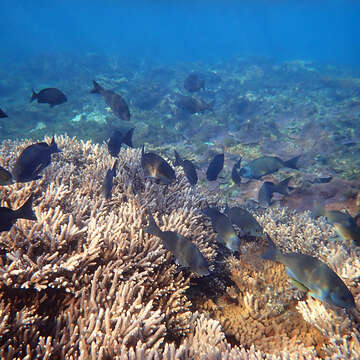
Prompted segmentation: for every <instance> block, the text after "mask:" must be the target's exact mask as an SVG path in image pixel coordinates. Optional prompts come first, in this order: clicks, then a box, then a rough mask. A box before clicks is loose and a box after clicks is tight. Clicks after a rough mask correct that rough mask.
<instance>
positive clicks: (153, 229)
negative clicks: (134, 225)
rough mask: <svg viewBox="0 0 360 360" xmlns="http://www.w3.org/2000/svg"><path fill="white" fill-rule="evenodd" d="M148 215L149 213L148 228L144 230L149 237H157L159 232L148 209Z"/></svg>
mask: <svg viewBox="0 0 360 360" xmlns="http://www.w3.org/2000/svg"><path fill="white" fill-rule="evenodd" d="M148 213H149V226H147V227H146V228H145V229H144V230H145V231H146V232H147V233H149V234H151V235H155V236H159V234H160V232H161V230H160V228H159V227H158V226H157V224H156V222H155V219H154V217H153V215H152V213H151V211H150V209H148Z"/></svg>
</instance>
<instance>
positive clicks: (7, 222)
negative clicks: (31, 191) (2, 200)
mask: <svg viewBox="0 0 360 360" xmlns="http://www.w3.org/2000/svg"><path fill="white" fill-rule="evenodd" d="M32 202H33V195H30V197H29V198H28V199H27V200H26V201H25V203H24V204H23V205H22V206H21V207H20V208H19V209H17V210H13V209H10V208H7V207H0V232H3V231H9V230H10V229H11V228H12V226H13V225H14V224H15V223H16V220H17V219H27V220H34V221H36V220H37V218H36V216H35V214H34V212H33V210H32Z"/></svg>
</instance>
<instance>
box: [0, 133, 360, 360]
mask: <svg viewBox="0 0 360 360" xmlns="http://www.w3.org/2000/svg"><path fill="white" fill-rule="evenodd" d="M45 141H48V142H49V141H50V139H49V138H47V139H45ZM56 142H57V144H58V147H59V148H60V149H62V152H61V153H58V154H54V155H53V160H52V163H51V165H50V166H49V167H48V168H46V169H45V171H44V172H43V177H42V178H41V179H40V180H37V181H33V182H29V183H23V184H14V185H12V186H6V187H1V203H2V206H10V207H12V208H17V207H18V206H19V205H21V204H22V203H23V202H24V200H25V199H27V198H28V196H29V195H30V194H34V199H35V200H34V206H33V208H34V211H35V213H36V216H37V219H38V221H36V222H33V221H27V220H18V221H17V222H16V224H15V225H14V226H13V227H12V229H11V230H10V231H9V232H2V233H1V235H0V279H1V284H0V320H1V325H0V353H1V358H3V359H31V358H41V359H124V360H126V359H167V360H172V359H318V358H328V359H335V356H336V354H338V356H340V357H341V356H342V354H346V356H350V357H348V358H351V356H352V357H353V358H356V356H358V357H359V356H360V352H359V334H358V333H357V332H356V329H355V325H354V323H353V320H351V319H350V317H349V316H348V315H347V313H346V312H345V311H344V310H341V309H340V310H339V309H330V310H329V308H328V306H327V305H326V304H322V303H321V302H319V301H318V300H312V299H305V300H304V299H302V298H301V293H300V292H299V291H298V290H296V289H294V288H293V287H292V286H291V285H289V282H288V278H287V276H286V275H285V272H284V270H283V266H282V265H279V264H276V263H272V262H265V261H263V260H261V259H260V258H259V254H260V253H261V251H262V250H263V249H264V246H265V245H264V244H262V243H261V242H252V243H245V244H243V245H242V246H241V251H240V254H239V255H236V256H234V255H226V256H225V257H222V260H219V258H218V255H219V254H221V253H222V252H223V251H224V253H225V254H226V250H224V249H222V248H221V247H218V245H217V244H216V234H214V232H213V230H212V228H211V225H210V223H209V221H208V220H207V219H206V218H205V217H204V216H203V215H202V213H201V211H200V209H201V204H202V202H203V200H205V198H204V194H203V193H202V192H200V191H199V190H197V189H196V188H193V187H191V186H190V185H188V183H187V181H186V178H185V177H184V176H183V175H178V178H177V180H176V181H175V182H174V183H173V184H171V185H169V186H162V185H158V184H156V183H154V182H152V181H150V180H145V179H144V176H143V173H142V169H141V165H140V154H141V152H140V151H139V150H136V149H126V150H125V149H122V150H121V152H120V155H119V163H118V174H117V176H116V178H115V179H114V187H113V192H112V193H113V196H112V199H111V200H109V201H106V200H105V199H104V197H103V195H102V193H101V184H102V181H103V178H104V176H105V173H106V170H107V169H108V168H111V167H112V163H113V160H112V158H111V157H110V155H109V154H108V153H107V150H106V147H105V146H103V145H94V144H92V143H91V142H83V141H78V140H76V139H70V138H69V137H66V136H57V137H56ZM29 144H30V141H29V140H25V141H23V142H9V141H5V142H3V144H2V146H1V148H0V151H1V154H2V156H1V157H2V164H1V165H2V166H4V167H6V168H9V169H11V168H12V166H13V164H14V162H15V160H16V157H17V155H18V154H19V152H20V150H21V149H23V148H24V147H25V146H27V145H29ZM147 209H151V212H152V213H153V215H154V218H155V220H156V222H157V224H158V225H159V227H160V228H161V229H162V230H163V231H164V230H171V231H176V232H178V233H180V234H182V235H183V236H186V237H188V238H189V239H191V240H192V241H193V242H194V243H195V244H196V245H197V246H198V247H199V249H200V251H201V252H202V254H203V255H204V256H205V257H206V258H207V260H208V261H209V263H210V264H212V267H211V268H212V269H213V273H212V274H211V275H210V276H209V277H205V278H199V277H197V276H196V274H193V273H191V272H190V271H189V270H188V269H182V268H179V267H178V266H177V265H175V263H174V261H173V258H172V255H171V253H170V252H168V251H167V250H166V249H165V248H164V247H163V246H162V243H161V240H160V239H159V238H157V237H156V236H151V235H149V234H147V233H145V231H144V230H143V229H144V228H145V227H146V225H147V222H148V221H147V215H148V214H147ZM255 216H257V219H258V221H259V222H260V224H261V225H262V226H263V227H264V229H265V231H266V232H268V233H269V235H270V236H271V237H272V238H273V239H274V241H275V242H276V244H277V245H279V246H280V247H282V248H283V249H284V250H285V251H301V252H306V253H309V254H312V255H314V256H318V257H320V258H321V259H322V260H323V261H326V262H327V263H328V264H329V265H330V266H332V267H333V268H334V270H336V271H337V272H338V274H339V275H340V276H341V277H342V278H343V280H344V281H345V282H346V284H347V285H348V286H349V288H350V289H351V291H352V292H353V294H354V297H355V300H356V303H357V304H359V301H360V299H359V296H360V295H359V293H360V290H359V284H358V280H357V279H358V278H359V260H357V258H356V257H355V251H356V250H354V253H351V254H350V256H349V255H348V253H347V252H346V249H345V248H344V247H343V246H342V245H341V244H340V243H336V245H337V247H335V243H332V242H329V241H328V238H329V236H331V235H333V233H332V229H331V227H330V226H329V225H326V223H325V222H323V221H321V220H316V221H314V220H312V219H311V218H310V217H309V215H307V214H303V215H299V214H296V213H291V212H289V211H287V210H283V209H269V210H267V211H266V212H264V213H262V214H255ZM336 249H337V250H336ZM220 263H221V264H220ZM219 269H220V270H219ZM222 269H225V271H224V273H222ZM226 277H228V278H229V280H228V281H225V280H224V279H225V278H226ZM211 294H216V296H215V297H213V296H211ZM343 335H344V336H345V337H344V338H342V337H341V336H343ZM339 339H341V341H340V340H339Z"/></svg>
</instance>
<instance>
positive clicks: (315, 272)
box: [261, 239, 355, 309]
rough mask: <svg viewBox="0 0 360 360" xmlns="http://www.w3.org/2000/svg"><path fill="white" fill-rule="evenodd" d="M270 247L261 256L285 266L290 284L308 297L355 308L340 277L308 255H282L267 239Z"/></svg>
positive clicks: (348, 291) (352, 298)
mask: <svg viewBox="0 0 360 360" xmlns="http://www.w3.org/2000/svg"><path fill="white" fill-rule="evenodd" d="M269 244H270V246H269V247H268V249H267V251H266V252H265V253H264V254H262V255H261V257H262V258H263V259H265V260H273V261H277V262H280V263H282V264H284V265H285V268H286V273H287V275H288V276H290V278H291V279H292V282H293V283H294V284H295V285H296V286H297V287H299V288H300V289H302V290H304V291H308V292H309V295H310V296H312V297H314V298H316V299H319V300H321V301H325V302H327V303H328V304H331V305H335V306H339V307H341V308H345V309H350V308H353V307H355V301H354V297H353V295H352V294H351V292H350V290H349V289H348V288H347V287H346V285H345V284H344V282H343V281H342V280H341V279H340V277H339V276H338V275H337V274H336V273H335V272H334V271H333V270H331V269H330V268H329V267H328V266H327V265H326V264H325V263H323V262H322V261H320V260H319V259H317V258H314V257H312V256H310V255H306V254H299V253H287V254H284V253H282V252H281V251H280V250H279V249H278V248H276V246H275V244H274V243H273V242H272V240H271V239H269Z"/></svg>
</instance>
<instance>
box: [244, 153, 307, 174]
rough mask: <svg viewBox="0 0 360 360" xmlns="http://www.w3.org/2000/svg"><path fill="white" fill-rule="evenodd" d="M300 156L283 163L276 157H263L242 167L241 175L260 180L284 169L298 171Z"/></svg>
mask: <svg viewBox="0 0 360 360" xmlns="http://www.w3.org/2000/svg"><path fill="white" fill-rule="evenodd" d="M299 157H300V156H296V157H294V158H292V159H290V160H288V161H283V160H281V159H280V158H278V157H276V156H262V157H260V158H257V159H255V160H253V161H250V162H249V163H248V164H247V165H246V166H244V167H242V168H241V169H240V171H239V175H240V176H242V177H245V178H248V179H260V178H261V177H263V176H265V175H268V174H272V173H274V172H276V171H278V170H279V169H281V168H283V167H288V168H292V169H297V166H296V163H297V161H298V160H299Z"/></svg>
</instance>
